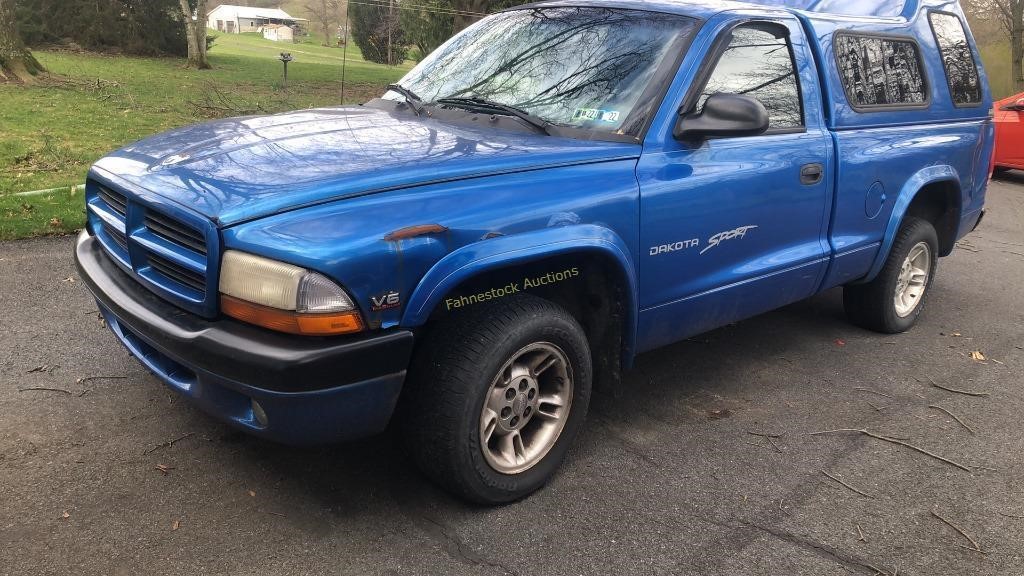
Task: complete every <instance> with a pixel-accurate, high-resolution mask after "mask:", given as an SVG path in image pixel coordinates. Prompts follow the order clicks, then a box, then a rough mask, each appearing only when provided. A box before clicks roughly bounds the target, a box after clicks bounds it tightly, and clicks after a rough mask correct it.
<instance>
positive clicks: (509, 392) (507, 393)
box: [505, 388, 516, 400]
mask: <svg viewBox="0 0 1024 576" xmlns="http://www.w3.org/2000/svg"><path fill="white" fill-rule="evenodd" d="M515 397H516V389H515V388H509V389H508V390H505V399H506V400H511V399H513V398H515Z"/></svg>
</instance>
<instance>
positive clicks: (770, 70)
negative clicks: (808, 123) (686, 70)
mask: <svg viewBox="0 0 1024 576" xmlns="http://www.w3.org/2000/svg"><path fill="white" fill-rule="evenodd" d="M798 82H799V81H798V79H797V75H796V69H795V67H794V65H793V52H792V49H791V47H790V44H789V37H788V31H787V30H786V28H785V27H783V26H777V25H765V24H754V25H747V26H739V27H737V28H736V29H734V30H733V31H732V39H731V40H730V42H729V46H728V47H727V48H726V49H725V51H724V52H723V53H722V55H721V57H720V58H719V59H718V63H717V64H716V65H715V69H714V71H713V72H712V73H711V77H710V78H709V79H708V82H707V85H705V86H704V90H703V91H702V93H701V96H700V99H699V100H698V101H697V111H698V112H700V111H701V110H703V109H704V103H705V102H707V99H708V97H710V96H712V95H713V94H719V93H730V94H743V95H747V96H752V97H754V98H756V99H757V100H759V101H760V102H761V104H763V105H764V107H765V109H766V110H768V117H769V119H770V122H769V126H768V129H769V130H794V129H800V128H803V127H804V112H803V102H801V100H800V86H799V84H798Z"/></svg>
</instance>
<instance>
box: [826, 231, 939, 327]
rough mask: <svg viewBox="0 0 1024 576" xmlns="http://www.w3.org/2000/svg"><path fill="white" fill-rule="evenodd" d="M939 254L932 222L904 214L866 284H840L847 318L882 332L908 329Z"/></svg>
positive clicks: (922, 302)
mask: <svg viewBox="0 0 1024 576" xmlns="http://www.w3.org/2000/svg"><path fill="white" fill-rule="evenodd" d="M938 254H939V239H938V235H937V234H936V233H935V227H934V226H932V224H931V222H928V221H927V220H924V219H922V218H917V217H909V218H907V219H906V221H904V223H903V226H902V227H901V228H900V231H899V232H898V233H897V234H896V240H895V241H894V242H893V245H892V249H891V250H890V251H889V257H888V258H887V259H886V261H885V265H884V266H882V270H881V271H880V272H879V273H878V276H876V277H875V279H874V280H872V281H871V282H868V283H866V284H851V285H849V286H845V287H844V288H843V307H844V308H845V309H846V316H847V318H848V319H849V320H850V322H852V323H854V324H856V325H858V326H861V327H863V328H867V329H868V330H874V331H876V332H882V333H884V334H898V333H901V332H906V331H907V330H910V329H911V328H912V327H913V326H914V324H915V323H917V319H918V317H920V315H921V311H922V310H923V309H924V305H925V301H926V299H927V297H928V289H929V288H930V287H931V284H932V281H933V280H934V279H935V271H936V266H937V264H938Z"/></svg>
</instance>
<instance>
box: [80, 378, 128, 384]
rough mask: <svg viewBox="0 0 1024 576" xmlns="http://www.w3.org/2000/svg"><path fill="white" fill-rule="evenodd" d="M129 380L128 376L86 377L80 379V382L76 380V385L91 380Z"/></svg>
mask: <svg viewBox="0 0 1024 576" xmlns="http://www.w3.org/2000/svg"><path fill="white" fill-rule="evenodd" d="M127 379H128V377H127V376H85V377H84V378H79V379H78V380H75V383H76V384H81V383H83V382H88V381H90V380H127Z"/></svg>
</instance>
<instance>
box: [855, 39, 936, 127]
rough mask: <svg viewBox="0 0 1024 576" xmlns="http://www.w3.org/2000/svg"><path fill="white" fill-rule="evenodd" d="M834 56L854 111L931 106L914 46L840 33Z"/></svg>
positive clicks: (896, 40)
mask: <svg viewBox="0 0 1024 576" xmlns="http://www.w3.org/2000/svg"><path fill="white" fill-rule="evenodd" d="M835 52H836V61H837V62H838V64H839V75H840V76H841V77H842V80H843V87H844V88H845V89H846V96H847V98H848V99H849V100H850V104H852V105H853V107H854V108H860V109H865V108H907V107H921V106H926V105H927V104H928V85H927V82H926V81H925V77H924V71H923V66H922V65H921V53H920V51H919V50H918V48H917V44H916V43H915V42H912V41H911V40H902V39H898V38H886V37H879V36H862V35H854V34H848V33H840V34H837V35H836V39H835Z"/></svg>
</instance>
